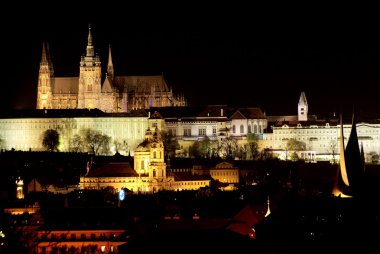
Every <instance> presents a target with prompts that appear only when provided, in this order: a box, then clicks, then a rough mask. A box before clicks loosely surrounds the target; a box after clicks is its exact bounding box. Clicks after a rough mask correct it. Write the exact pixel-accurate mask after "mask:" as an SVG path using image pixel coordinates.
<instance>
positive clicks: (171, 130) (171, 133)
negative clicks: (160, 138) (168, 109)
mask: <svg viewBox="0 0 380 254" xmlns="http://www.w3.org/2000/svg"><path fill="white" fill-rule="evenodd" d="M169 135H170V136H172V137H175V136H176V130H175V129H169Z"/></svg>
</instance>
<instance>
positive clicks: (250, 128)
mask: <svg viewBox="0 0 380 254" xmlns="http://www.w3.org/2000/svg"><path fill="white" fill-rule="evenodd" d="M248 133H252V126H251V125H250V124H248Z"/></svg>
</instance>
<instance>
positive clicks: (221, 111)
mask: <svg viewBox="0 0 380 254" xmlns="http://www.w3.org/2000/svg"><path fill="white" fill-rule="evenodd" d="M220 116H223V109H222V108H221V109H220Z"/></svg>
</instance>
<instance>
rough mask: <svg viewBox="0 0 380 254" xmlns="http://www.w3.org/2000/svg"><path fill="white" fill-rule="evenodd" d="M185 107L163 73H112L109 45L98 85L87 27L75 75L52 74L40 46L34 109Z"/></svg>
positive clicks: (46, 54)
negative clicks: (84, 52) (139, 74)
mask: <svg viewBox="0 0 380 254" xmlns="http://www.w3.org/2000/svg"><path fill="white" fill-rule="evenodd" d="M169 106H186V100H185V98H184V96H183V95H179V96H175V95H174V94H173V92H172V89H169V88H168V86H167V84H166V82H165V80H164V78H163V76H162V75H161V76H115V75H114V67H113V63H112V54H111V47H109V52H108V64H107V73H106V76H105V78H104V80H103V85H102V70H101V62H100V57H99V56H98V55H96V54H95V51H94V45H93V41H92V33H91V27H89V32H88V40H87V48H86V54H85V56H82V57H81V61H80V71H79V78H78V77H55V76H54V69H53V63H52V61H51V57H50V52H49V46H48V44H46V45H45V43H44V44H43V46H42V57H41V62H40V70H39V76H38V89H37V109H75V108H78V109H82V108H88V109H92V108H98V109H100V110H102V111H104V112H128V111H130V110H133V109H143V108H145V109H146V108H149V107H169Z"/></svg>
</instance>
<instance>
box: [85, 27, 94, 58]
mask: <svg viewBox="0 0 380 254" xmlns="http://www.w3.org/2000/svg"><path fill="white" fill-rule="evenodd" d="M86 56H94V46H93V45H92V34H91V25H90V24H89V25H88V39H87V54H86Z"/></svg>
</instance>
